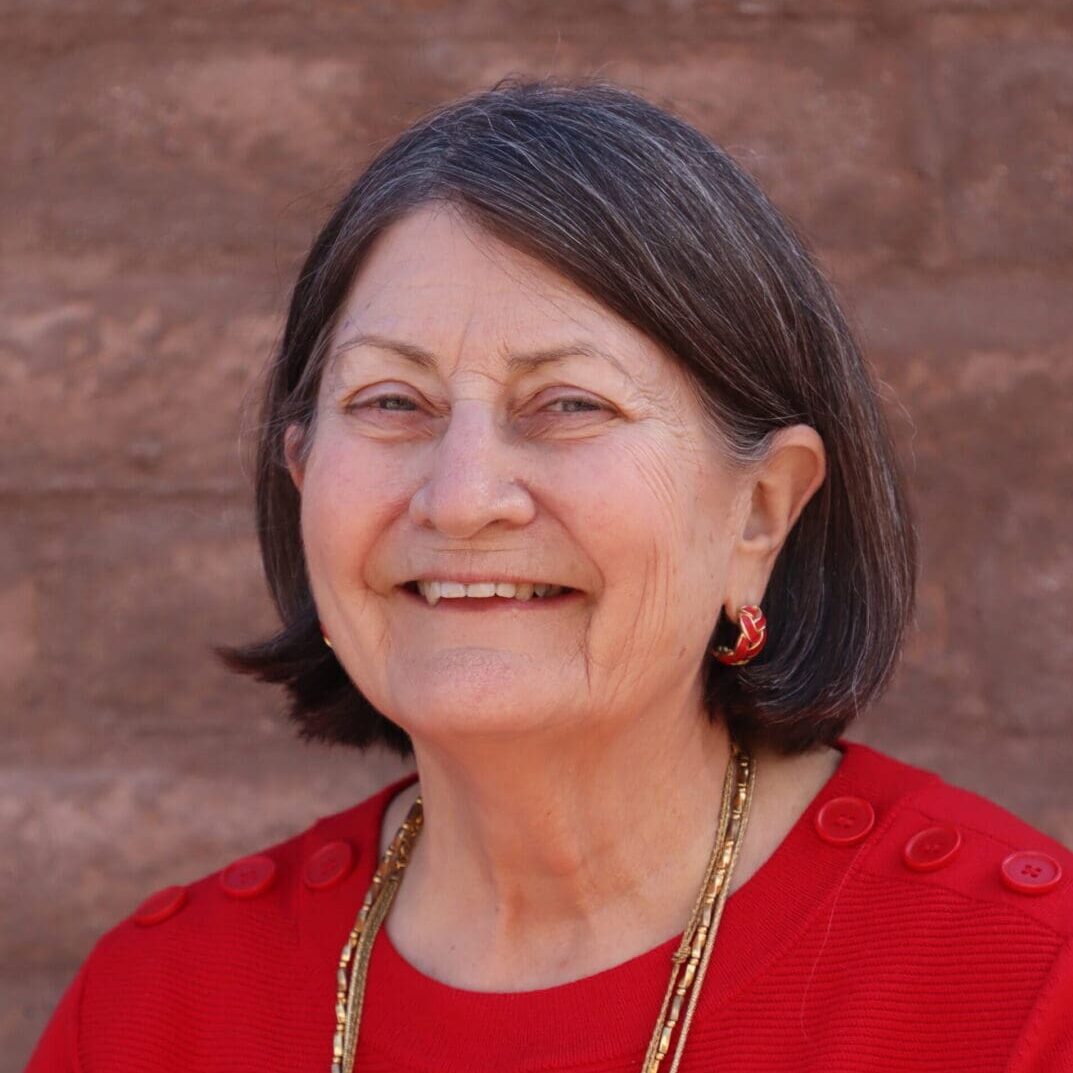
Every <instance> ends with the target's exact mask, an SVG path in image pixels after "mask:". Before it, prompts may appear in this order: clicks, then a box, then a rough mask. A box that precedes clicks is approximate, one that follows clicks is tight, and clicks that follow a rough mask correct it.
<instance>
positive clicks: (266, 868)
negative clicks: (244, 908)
mask: <svg viewBox="0 0 1073 1073" xmlns="http://www.w3.org/2000/svg"><path fill="white" fill-rule="evenodd" d="M275 878H276V862H275V861H274V860H272V858H271V857H268V856H266V855H265V854H263V853H255V854H254V855H253V856H252V857H242V858H240V859H239V860H237V861H232V862H231V864H229V865H228V866H227V867H226V868H225V869H224V870H223V871H222V872H221V873H220V886H221V887H223V889H224V890H225V891H226V892H227V893H228V894H230V895H231V897H232V898H253V897H255V896H256V895H258V894H260V893H261V892H262V891H266V890H268V888H269V887H270V886H272V880H274V879H275Z"/></svg>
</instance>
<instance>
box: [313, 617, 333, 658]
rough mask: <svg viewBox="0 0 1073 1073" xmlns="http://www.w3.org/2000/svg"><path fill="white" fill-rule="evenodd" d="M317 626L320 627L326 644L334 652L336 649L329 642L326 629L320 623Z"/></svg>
mask: <svg viewBox="0 0 1073 1073" xmlns="http://www.w3.org/2000/svg"><path fill="white" fill-rule="evenodd" d="M317 625H318V626H320V635H321V637H323V638H324V643H325V644H326V645H327V646H328V647H329V648H331V650H332V651H333V652H334V651H335V648H334V647H333V646H332V643H331V641H329V640H328V635H327V634H326V633H325V632H324V627H323V626H322V625H321V623H319V622H318V623H317Z"/></svg>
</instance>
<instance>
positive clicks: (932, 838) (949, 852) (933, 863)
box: [902, 823, 961, 872]
mask: <svg viewBox="0 0 1073 1073" xmlns="http://www.w3.org/2000/svg"><path fill="white" fill-rule="evenodd" d="M959 849H961V832H960V831H959V830H958V829H957V828H956V827H951V826H950V825H949V824H945V823H941V824H937V825H936V826H935V827H925V828H924V830H923V831H917V833H916V834H915V835H913V837H912V838H911V839H909V841H908V842H906V844H905V849H903V850H902V860H903V861H905V863H906V866H907V867H909V868H912V869H913V871H914V872H934V871H935V869H936V868H942V867H943V865H945V864H949V863H950V862H951V861H952V860H953V859H954V858H955V857H956V856H957V853H958V850H959Z"/></svg>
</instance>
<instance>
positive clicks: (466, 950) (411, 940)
mask: <svg viewBox="0 0 1073 1073" xmlns="http://www.w3.org/2000/svg"><path fill="white" fill-rule="evenodd" d="M668 728H670V730H668ZM452 746H453V747H452ZM415 755H416V759H417V764H418V769H419V771H420V773H421V780H420V793H421V796H422V799H423V802H424V812H425V824H424V830H423V832H422V834H421V836H420V838H419V841H418V844H417V846H416V847H415V850H414V853H413V857H412V859H411V863H410V865H409V866H408V868H407V870H406V873H405V877H404V880H403V883H402V884H401V886H400V888H399V893H398V895H397V897H396V901H395V904H394V906H393V907H392V910H391V914H390V916H389V917H388V922H387V924H386V925H385V926H386V927H387V930H388V933H389V934H390V936H391V940H392V942H393V943H394V944H395V945H396V947H397V948H398V949H399V951H400V953H402V955H403V956H404V957H406V958H407V960H409V961H410V962H411V963H412V964H414V965H415V966H416V967H417V968H419V969H421V970H422V971H424V972H425V973H426V974H428V975H431V976H433V977H435V978H437V979H440V980H442V981H444V982H446V983H450V984H453V985H454V986H459V987H466V988H468V989H472V990H493V991H514V990H519V989H526V990H528V989H531V988H535V987H543V986H552V985H553V984H556V983H561V982H564V981H565V980H568V979H574V978H577V977H580V976H583V975H589V974H591V973H593V972H598V971H601V970H602V969H604V968H609V967H611V966H612V965H615V964H618V963H620V962H621V961H623V960H625V959H627V958H629V957H632V956H635V955H637V954H640V953H643V952H644V951H645V950H648V949H651V948H652V947H653V946H655V945H658V944H659V943H661V942H663V941H665V940H667V939H669V938H671V937H673V936H674V935H676V934H678V933H680V932H681V930H682V928H683V927H684V925H685V923H686V920H687V918H688V916H689V912H690V909H691V908H692V905H693V902H694V900H695V898H696V896H697V893H698V891H699V888H700V883H701V879H702V877H703V874H704V870H705V867H706V865H707V862H708V859H709V856H710V854H711V851H712V846H713V843H714V840H715V836H716V832H717V826H718V819H719V807H720V802H721V796H722V787H723V779H724V775H725V772H726V769H727V765H728V763H729V758H730V741H729V738H728V735H727V732H726V730H725V728H724V726H723V725H722V724H721V723H718V724H716V725H713V724H712V723H711V722H710V720H709V719H708V717H707V715H706V714H704V713H703V712H702V711H700V710H698V709H697V707H696V706H692V707H689V708H687V707H686V706H685V705H683V706H682V710H681V711H680V712H679V713H677V714H676V715H672V716H671V717H670V718H659V719H643V718H640V719H636V720H634V721H632V722H631V723H630V726H629V728H628V730H625V731H624V730H623V728H622V727H620V726H618V727H615V728H614V729H613V732H611V733H607V734H603V735H601V734H600V733H599V732H593V733H591V734H590V735H589V736H588V738H585V737H579V736H578V735H576V733H575V734H573V735H572V736H571V737H569V738H568V739H564V738H563V737H561V736H557V737H555V738H549V739H548V740H547V741H545V742H536V741H529V740H527V741H526V742H525V746H524V748H519V747H518V743H517V742H516V741H514V742H506V743H504V742H482V743H473V742H468V743H466V747H465V748H464V749H461V748H458V747H457V745H456V743H450V744H449V745H447V746H445V745H444V744H443V743H440V742H417V741H415ZM417 792H418V788H417V787H415V788H413V792H412V793H409V794H405V795H400V799H398V800H396V801H395V802H393V805H392V807H391V808H390V809H389V814H388V816H387V817H386V819H385V825H384V827H385V830H384V837H385V838H386V839H390V838H391V836H392V835H393V834H394V831H395V828H396V827H397V826H398V823H399V821H400V820H401V818H402V815H404V814H405V811H406V809H407V808H408V807H409V804H410V802H411V801H412V799H413V797H414V796H416V793H417ZM747 840H748V839H746V841H747ZM733 889H734V885H733V884H732V885H731V890H733Z"/></svg>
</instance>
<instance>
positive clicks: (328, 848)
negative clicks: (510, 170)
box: [302, 842, 354, 890]
mask: <svg viewBox="0 0 1073 1073" xmlns="http://www.w3.org/2000/svg"><path fill="white" fill-rule="evenodd" d="M353 866H354V850H353V849H352V848H351V846H350V843H349V842H328V843H327V844H326V845H323V846H321V847H320V849H318V850H317V852H316V853H314V854H313V856H312V857H310V858H309V860H308V861H306V863H305V867H304V868H303V869H302V879H303V880H304V881H305V885H306V886H307V887H310V888H311V889H312V890H327V889H328V888H329V887H334V886H335V885H336V883H338V882H340V881H341V880H343V879H345V878H346V876H347V874H348V873H349V872H350V869H351V868H352V867H353Z"/></svg>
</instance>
